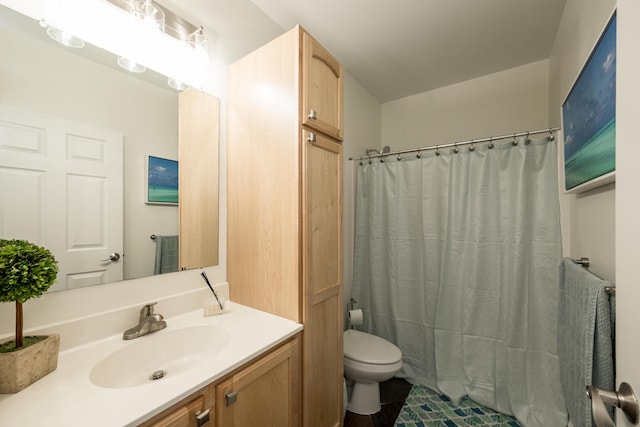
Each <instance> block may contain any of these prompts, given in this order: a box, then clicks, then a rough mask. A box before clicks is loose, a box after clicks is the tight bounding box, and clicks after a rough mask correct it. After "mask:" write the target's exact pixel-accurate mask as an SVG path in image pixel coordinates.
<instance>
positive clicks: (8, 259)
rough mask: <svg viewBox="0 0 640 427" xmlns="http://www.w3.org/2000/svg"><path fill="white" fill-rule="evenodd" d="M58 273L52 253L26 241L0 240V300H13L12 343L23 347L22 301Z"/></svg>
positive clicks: (40, 290)
mask: <svg viewBox="0 0 640 427" xmlns="http://www.w3.org/2000/svg"><path fill="white" fill-rule="evenodd" d="M57 274H58V262H57V261H56V259H55V257H54V256H53V254H52V253H51V252H50V251H49V250H48V249H45V248H43V247H41V246H38V245H36V244H34V243H31V242H28V241H26V240H5V239H0V302H15V303H16V337H15V346H16V348H20V347H22V346H23V343H24V337H23V326H22V325H23V320H22V319H23V317H22V304H23V303H24V302H25V301H27V300H28V299H30V298H34V297H39V296H40V295H42V294H43V293H44V292H46V291H47V289H49V287H51V285H52V284H53V282H55V280H56V275H57Z"/></svg>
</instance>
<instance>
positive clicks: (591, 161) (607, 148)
mask: <svg viewBox="0 0 640 427" xmlns="http://www.w3.org/2000/svg"><path fill="white" fill-rule="evenodd" d="M562 128H563V132H564V170H565V189H566V190H572V189H575V190H578V189H580V188H582V187H586V186H587V184H588V183H590V182H595V180H597V179H599V178H601V177H605V176H607V177H609V176H610V177H611V179H609V180H607V181H606V182H611V181H613V172H614V171H615V156H616V147H615V142H616V15H615V13H614V14H613V16H612V17H611V19H610V20H609V23H608V24H607V26H606V28H605V30H604V32H603V33H602V35H601V36H600V39H599V40H598V42H597V44H596V46H595V48H594V49H593V51H592V52H591V55H590V56H589V59H588V60H587V62H586V64H585V65H584V67H583V69H582V71H581V72H580V74H579V75H578V78H577V80H576V82H575V83H574V85H573V87H572V88H571V91H570V92H569V95H567V98H566V99H565V101H564V103H563V104H562ZM602 183H605V181H603V182H602ZM592 187H593V186H589V188H592Z"/></svg>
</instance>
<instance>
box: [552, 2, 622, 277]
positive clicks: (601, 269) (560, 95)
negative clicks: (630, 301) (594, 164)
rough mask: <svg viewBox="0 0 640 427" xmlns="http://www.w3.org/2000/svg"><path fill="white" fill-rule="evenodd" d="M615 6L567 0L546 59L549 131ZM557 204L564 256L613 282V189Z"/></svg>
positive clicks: (563, 197) (565, 197)
mask: <svg viewBox="0 0 640 427" xmlns="http://www.w3.org/2000/svg"><path fill="white" fill-rule="evenodd" d="M615 5H616V1H615V0H589V1H585V0H567V2H566V5H565V9H564V13H563V15H562V20H561V22H560V28H559V29H558V33H557V36H556V40H555V43H554V47H553V51H552V53H551V56H550V58H549V123H550V125H551V126H560V125H561V115H560V106H561V104H562V102H563V100H564V98H565V97H566V95H567V93H568V92H569V89H570V88H571V85H572V84H573V82H574V80H575V79H576V77H577V75H578V73H579V72H580V70H581V69H582V66H583V65H584V63H585V62H586V60H587V58H588V56H589V53H590V52H591V50H592V49H593V47H594V46H595V43H596V42H597V40H598V38H599V36H600V33H601V32H602V30H603V29H604V26H605V25H606V23H607V21H608V20H609V17H610V16H611V12H612V11H613V9H614V8H615ZM560 173H562V169H560ZM560 199H561V200H560V204H561V210H562V233H563V251H564V254H565V256H570V257H572V258H579V257H581V256H586V257H589V258H590V260H591V267H590V270H591V271H593V272H594V273H595V274H597V275H599V276H601V277H603V278H606V279H608V280H612V281H615V221H614V218H615V184H610V185H607V186H604V187H600V188H598V189H595V190H592V191H588V192H585V193H582V194H580V195H564V194H563V195H561V198H560Z"/></svg>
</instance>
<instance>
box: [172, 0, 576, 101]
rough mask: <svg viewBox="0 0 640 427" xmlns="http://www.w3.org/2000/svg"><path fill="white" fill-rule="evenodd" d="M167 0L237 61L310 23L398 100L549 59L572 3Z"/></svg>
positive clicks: (371, 87)
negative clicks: (565, 14)
mask: <svg viewBox="0 0 640 427" xmlns="http://www.w3.org/2000/svg"><path fill="white" fill-rule="evenodd" d="M160 3H162V4H163V5H164V4H166V6H167V7H169V8H170V9H171V10H173V11H175V12H176V13H179V14H180V15H182V16H183V17H185V18H187V19H190V20H191V21H192V22H195V23H201V24H202V25H204V26H205V28H207V29H210V30H212V31H213V32H214V33H215V37H216V40H217V41H218V46H215V47H218V48H220V49H222V50H223V52H221V55H222V56H223V57H224V58H225V59H226V60H228V61H229V62H231V61H232V60H235V59H237V58H239V57H240V56H243V55H244V54H246V53H248V52H249V51H251V50H253V49H255V48H256V47H258V46H261V45H262V44H264V43H266V42H267V41H269V40H271V39H272V38H274V37H276V36H277V35H279V34H281V33H282V32H283V31H285V30H288V29H290V28H293V27H294V26H295V25H296V24H301V25H302V26H303V27H304V28H305V29H306V30H308V31H309V32H310V33H311V34H312V35H313V36H314V37H315V38H316V39H317V40H318V41H319V42H320V43H321V44H322V45H323V46H324V47H326V48H327V49H328V50H329V51H330V52H331V53H332V54H333V55H334V56H336V57H337V58H338V60H339V61H340V62H341V63H342V64H343V66H344V68H345V70H346V71H347V72H348V73H349V74H350V75H351V76H352V77H353V78H354V79H356V80H357V81H358V82H359V83H360V84H361V85H362V86H363V87H364V88H366V89H367V90H368V91H369V92H370V93H371V94H372V95H373V96H374V97H375V98H377V99H378V100H379V101H380V102H388V101H391V100H394V99H398V98H402V97H406V96H409V95H414V94H417V93H421V92H425V91H428V90H432V89H435V88H438V87H443V86H447V85H450V84H454V83H457V82H461V81H465V80H469V79H472V78H475V77H480V76H484V75H487V74H491V73H495V72H498V71H502V70H506V69H509V68H513V67H517V66H519V65H524V64H528V63H531V62H535V61H538V60H542V59H545V58H548V57H549V55H550V52H551V49H552V47H553V42H554V39H555V35H556V31H557V28H558V25H559V23H560V17H561V15H562V11H563V9H564V4H565V0H316V1H310V0H164V1H162V0H161V1H160ZM214 43H215V41H214Z"/></svg>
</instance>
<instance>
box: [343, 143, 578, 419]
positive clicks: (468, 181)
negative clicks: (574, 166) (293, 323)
mask: <svg viewBox="0 0 640 427" xmlns="http://www.w3.org/2000/svg"><path fill="white" fill-rule="evenodd" d="M525 141H526V139H525V138H520V139H519V140H518V144H517V146H512V144H509V143H497V144H495V147H494V148H493V149H489V148H488V145H487V144H484V145H482V146H480V145H476V147H475V150H474V151H470V150H469V147H468V146H464V147H460V148H459V149H458V153H457V154H456V153H454V152H453V149H446V150H440V155H439V156H436V153H435V152H433V151H430V152H427V153H423V154H422V156H421V158H419V159H418V158H417V156H416V155H404V158H403V159H402V160H396V159H395V158H391V157H389V158H387V160H386V161H385V162H384V163H381V162H380V161H379V160H373V161H372V162H371V163H369V162H368V161H366V162H364V164H363V165H361V166H359V167H358V172H357V189H356V225H355V254H354V283H353V296H354V298H355V299H356V300H357V301H358V302H359V303H360V304H361V305H362V308H363V310H364V312H365V325H364V328H365V330H367V331H369V332H372V333H374V334H376V335H379V336H382V337H384V338H386V339H389V340H390V341H392V342H394V343H396V344H397V345H398V347H399V348H400V349H401V350H402V352H403V362H404V367H403V370H402V372H401V374H402V375H404V376H406V377H407V378H409V379H410V380H411V381H412V382H416V383H421V384H424V385H427V386H429V387H432V388H434V389H436V390H439V391H441V392H443V393H445V394H447V395H448V396H449V397H451V398H452V399H454V400H457V399H460V398H461V397H463V396H465V395H469V396H470V397H471V398H472V399H473V400H475V401H476V402H478V403H481V404H483V405H486V406H489V407H491V408H494V409H496V410H498V411H500V412H504V413H508V414H513V415H515V416H516V417H517V418H518V419H519V420H520V421H521V422H523V423H524V424H525V425H527V426H541V427H542V426H543V427H553V426H566V423H567V415H566V411H565V405H564V398H563V395H562V391H561V387H560V382H559V368H558V358H557V352H556V347H557V344H556V322H557V297H558V265H559V263H560V259H561V237H560V221H559V206H558V183H557V158H556V143H555V141H553V142H549V141H547V138H546V137H543V138H531V141H530V143H528V144H527V143H525Z"/></svg>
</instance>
